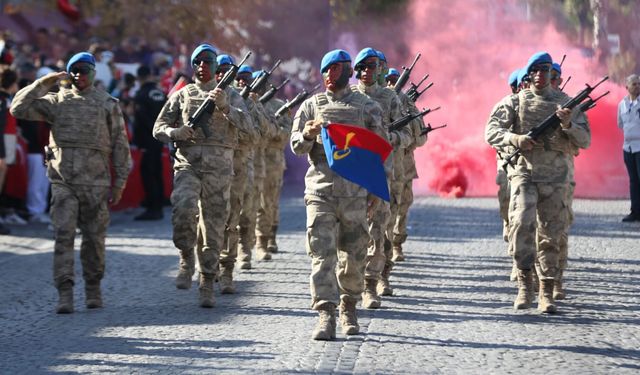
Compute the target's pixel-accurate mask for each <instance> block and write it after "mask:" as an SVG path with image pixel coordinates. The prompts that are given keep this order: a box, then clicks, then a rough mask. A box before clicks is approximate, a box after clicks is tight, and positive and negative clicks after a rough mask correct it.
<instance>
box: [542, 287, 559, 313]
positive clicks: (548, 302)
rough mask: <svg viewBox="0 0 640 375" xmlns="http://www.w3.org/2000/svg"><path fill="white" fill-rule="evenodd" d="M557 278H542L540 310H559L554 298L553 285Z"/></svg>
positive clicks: (553, 311) (550, 311) (552, 311)
mask: <svg viewBox="0 0 640 375" xmlns="http://www.w3.org/2000/svg"><path fill="white" fill-rule="evenodd" d="M554 284H555V280H553V279H551V280H540V293H539V295H538V310H540V311H542V312H543V313H549V314H551V313H555V312H556V311H558V308H557V307H556V302H555V301H554V300H553V285H554Z"/></svg>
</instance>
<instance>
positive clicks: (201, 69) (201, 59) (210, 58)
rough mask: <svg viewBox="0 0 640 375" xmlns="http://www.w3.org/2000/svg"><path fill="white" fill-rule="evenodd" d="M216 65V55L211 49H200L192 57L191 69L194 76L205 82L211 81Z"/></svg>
mask: <svg viewBox="0 0 640 375" xmlns="http://www.w3.org/2000/svg"><path fill="white" fill-rule="evenodd" d="M217 67H218V64H217V63H216V55H215V54H214V53H213V52H211V51H202V52H200V53H199V54H198V56H197V57H196V58H195V59H193V70H194V71H195V73H196V78H198V80H199V81H200V82H205V83H206V82H209V81H211V79H212V78H213V77H214V75H215V72H216V68H217Z"/></svg>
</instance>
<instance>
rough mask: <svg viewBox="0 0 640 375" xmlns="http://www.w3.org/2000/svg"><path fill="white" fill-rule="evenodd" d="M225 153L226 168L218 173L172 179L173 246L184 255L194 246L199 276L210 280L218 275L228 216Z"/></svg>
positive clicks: (188, 172)
mask: <svg viewBox="0 0 640 375" xmlns="http://www.w3.org/2000/svg"><path fill="white" fill-rule="evenodd" d="M228 153H229V155H228V161H229V163H228V166H226V167H225V166H224V165H221V170H220V172H219V173H215V174H214V173H198V172H195V171H193V170H190V169H182V170H178V171H176V172H175V175H174V178H173V192H172V193H171V204H172V206H173V211H172V217H171V222H172V224H173V243H174V245H175V246H176V247H177V248H178V249H179V250H180V251H181V252H186V253H188V252H191V251H193V248H194V247H196V245H198V246H197V249H198V251H197V259H198V264H199V265H200V272H201V273H202V274H204V275H207V276H211V277H214V276H215V275H216V274H217V272H218V261H219V257H220V251H221V250H222V248H223V246H224V228H225V225H226V223H227V217H228V215H229V194H230V192H229V188H230V185H231V175H232V173H233V171H232V164H231V162H232V150H228ZM199 231H200V232H201V233H200V235H198V232H199ZM198 236H200V237H201V239H202V243H201V244H198Z"/></svg>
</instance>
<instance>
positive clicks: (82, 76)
mask: <svg viewBox="0 0 640 375" xmlns="http://www.w3.org/2000/svg"><path fill="white" fill-rule="evenodd" d="M69 75H70V76H71V83H72V84H73V85H74V86H75V87H76V88H77V89H78V90H80V91H82V90H84V89H86V88H87V87H90V86H91V85H93V80H94V78H95V76H96V71H95V68H94V66H93V65H91V64H89V63H86V62H78V63H75V64H73V65H72V66H71V69H69Z"/></svg>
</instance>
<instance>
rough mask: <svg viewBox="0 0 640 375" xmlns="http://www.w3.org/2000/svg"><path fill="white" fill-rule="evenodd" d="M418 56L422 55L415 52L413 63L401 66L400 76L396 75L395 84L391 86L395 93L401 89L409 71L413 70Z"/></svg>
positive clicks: (407, 78)
mask: <svg viewBox="0 0 640 375" xmlns="http://www.w3.org/2000/svg"><path fill="white" fill-rule="evenodd" d="M420 56H422V55H421V54H417V55H416V58H415V59H413V63H411V66H409V67H408V68H407V67H404V66H403V67H402V74H400V77H398V80H397V81H396V84H395V85H394V86H393V89H394V90H395V91H396V93H399V92H400V90H402V88H403V87H404V85H405V84H406V83H407V81H408V80H409V76H410V75H411V71H412V70H413V67H414V66H415V65H416V62H417V61H418V59H419V58H420Z"/></svg>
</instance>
